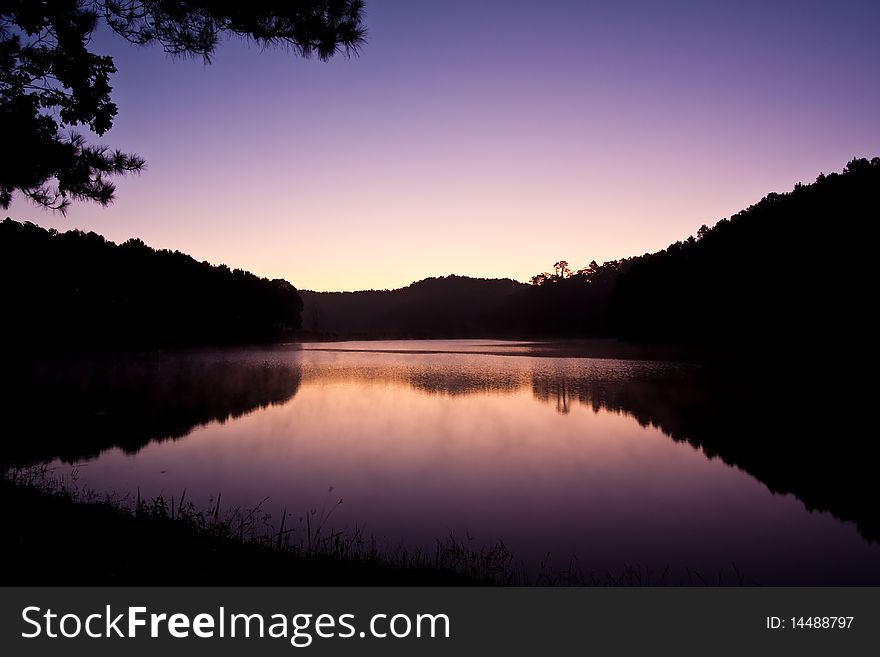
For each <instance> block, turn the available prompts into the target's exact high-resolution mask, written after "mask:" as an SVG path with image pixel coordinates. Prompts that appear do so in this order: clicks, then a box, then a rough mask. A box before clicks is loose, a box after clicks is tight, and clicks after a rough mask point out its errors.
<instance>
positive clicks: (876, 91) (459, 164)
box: [6, 0, 880, 290]
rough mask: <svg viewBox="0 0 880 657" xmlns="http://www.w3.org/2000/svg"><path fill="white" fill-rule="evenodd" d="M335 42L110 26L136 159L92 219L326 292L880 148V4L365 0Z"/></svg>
mask: <svg viewBox="0 0 880 657" xmlns="http://www.w3.org/2000/svg"><path fill="white" fill-rule="evenodd" d="M367 27H368V30H369V34H368V43H367V45H366V46H365V47H364V49H363V51H362V53H361V55H360V56H359V57H356V58H351V59H345V58H342V57H339V58H336V59H334V60H332V61H331V62H329V63H322V62H320V61H317V60H298V59H295V58H294V57H293V56H292V55H287V54H285V53H283V52H278V51H269V52H261V51H260V49H259V48H256V47H253V46H247V45H245V44H242V43H240V42H237V41H236V42H230V43H227V44H224V45H223V46H222V47H221V48H220V49H219V50H218V52H217V53H216V56H215V58H214V60H213V63H212V64H211V65H205V64H203V63H202V62H201V60H197V61H194V60H179V59H178V60H175V59H170V58H169V57H167V56H166V55H165V54H164V53H163V52H162V51H161V50H160V49H157V48H137V47H134V46H130V45H128V44H127V43H125V42H123V41H122V40H120V39H118V38H116V37H113V36H111V35H106V34H101V35H99V36H98V37H97V38H96V40H95V44H96V47H97V48H99V49H100V50H101V51H102V54H104V53H106V54H111V55H113V56H114V58H115V60H116V65H117V67H118V69H119V72H118V73H117V74H116V76H115V77H114V80H113V84H114V100H115V101H116V102H117V104H118V105H119V116H118V117H117V120H116V124H115V127H114V128H113V129H112V130H111V131H110V132H109V133H107V135H105V137H104V139H103V140H102V141H103V142H104V143H106V144H108V145H110V146H113V147H119V148H122V149H123V150H127V151H135V152H137V153H139V154H141V155H143V156H144V157H145V158H146V159H147V163H148V169H147V170H146V172H144V173H143V174H142V175H140V176H135V177H132V178H128V179H121V180H120V182H119V188H118V193H117V200H116V202H115V203H114V204H113V205H112V206H110V207H109V208H106V209H105V208H101V207H99V206H96V205H93V204H75V205H74V207H73V208H72V209H71V211H70V212H69V213H68V215H67V216H66V217H62V216H61V215H58V214H51V213H47V212H45V211H42V210H40V209H37V208H35V207H33V206H30V205H28V204H26V203H24V202H23V201H20V200H18V201H15V202H14V203H13V205H12V207H11V208H10V210H9V211H8V212H7V213H6V214H8V215H10V216H12V217H13V218H16V219H20V220H30V221H33V222H35V223H38V224H40V225H43V226H46V227H54V228H57V229H59V230H66V229H70V228H80V229H83V230H94V231H96V232H99V233H101V234H103V235H105V236H106V237H107V238H108V239H112V240H114V241H117V242H121V241H124V240H126V239H128V238H129V237H135V236H136V237H140V238H141V239H143V240H144V241H145V242H147V243H148V244H150V245H151V246H154V247H156V248H171V249H179V250H181V251H184V252H186V253H189V254H191V255H193V256H194V257H195V258H197V259H199V260H208V261H211V262H213V263H216V264H219V263H226V264H228V265H230V266H232V267H242V268H244V269H248V270H250V271H253V272H254V273H256V274H259V275H262V276H269V277H283V278H286V279H288V280H289V281H290V282H292V283H293V284H294V285H296V286H297V287H300V288H303V289H316V290H352V289H368V288H377V289H381V288H386V287H387V288H394V287H400V286H402V285H406V284H408V283H410V282H411V281H413V280H418V279H421V278H424V277H426V276H441V275H446V274H450V273H458V274H467V275H472V276H487V277H502V276H509V277H512V278H515V279H518V280H523V281H524V280H527V279H528V278H529V276H531V275H532V274H534V273H536V272H538V271H541V270H547V269H552V265H553V263H554V262H555V261H556V260H559V259H560V258H565V259H567V260H568V261H569V262H570V263H571V264H572V265H574V266H575V267H579V266H583V265H585V264H586V263H588V262H589V261H590V260H594V259H595V260H597V261H599V262H602V261H605V260H610V259H614V258H620V257H624V256H629V255H637V254H641V253H644V252H647V251H655V250H658V249H661V248H663V247H665V246H666V245H668V244H669V243H670V242H673V241H675V240H677V239H682V238H685V237H687V236H688V235H691V234H693V233H695V232H696V230H697V229H698V228H699V226H700V225H701V224H704V223H706V224H710V225H711V224H713V223H714V222H716V221H717V220H718V219H720V218H722V217H726V216H729V215H730V214H732V213H734V212H736V211H738V210H740V209H742V208H744V207H746V206H748V205H749V204H751V203H754V202H756V201H758V200H759V199H760V198H761V197H762V196H764V195H765V194H766V193H767V192H769V191H787V190H789V189H791V187H792V186H793V185H794V183H796V182H798V181H804V182H809V181H812V180H813V179H815V177H816V175H817V174H818V173H819V172H820V171H824V172H826V173H827V172H830V171H835V170H838V171H839V170H840V169H842V168H843V166H844V165H845V164H846V162H847V161H848V160H850V159H852V158H853V157H856V156H858V157H873V156H877V155H880V37H878V35H880V2H877V1H876V0H872V1H869V2H864V1H863V2H850V1H846V0H839V1H835V2H809V1H794V0H792V1H786V2H780V1H773V0H764V1H761V2H752V1H750V0H748V1H738V2H714V1H712V0H703V1H701V2H674V1H667V2H610V1H609V2H590V1H586V0H585V1H570V2H566V1H550V0H544V1H539V0H533V1H530V2H524V1H522V2H518V1H516V0H505V1H503V2H502V1H481V2H474V1H467V0H445V1H443V2H437V1H429V0H367Z"/></svg>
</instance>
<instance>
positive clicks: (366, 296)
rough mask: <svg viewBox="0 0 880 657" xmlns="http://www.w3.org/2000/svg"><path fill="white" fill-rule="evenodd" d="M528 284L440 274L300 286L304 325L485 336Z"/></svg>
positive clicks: (358, 332)
mask: <svg viewBox="0 0 880 657" xmlns="http://www.w3.org/2000/svg"><path fill="white" fill-rule="evenodd" d="M525 287H526V286H525V285H524V284H522V283H517V282H516V281H513V280H510V279H509V278H502V279H483V278H469V277H467V276H445V277H443V276H441V277H440V278H426V279H424V280H422V281H418V282H416V283H413V284H412V285H409V286H407V287H404V288H401V289H398V290H368V291H363V292H310V291H307V290H302V291H300V294H301V295H302V299H303V304H304V308H303V329H304V330H306V331H308V332H310V333H312V334H314V335H318V336H337V337H349V338H351V337H369V338H463V337H484V336H486V335H489V334H490V333H492V334H494V333H496V332H497V327H496V323H495V321H494V317H495V316H496V314H497V312H498V311H499V309H500V308H501V306H502V304H503V303H504V302H505V301H506V300H507V299H508V298H509V297H510V296H512V295H514V294H515V293H517V292H519V291H521V290H522V289H524V288H525Z"/></svg>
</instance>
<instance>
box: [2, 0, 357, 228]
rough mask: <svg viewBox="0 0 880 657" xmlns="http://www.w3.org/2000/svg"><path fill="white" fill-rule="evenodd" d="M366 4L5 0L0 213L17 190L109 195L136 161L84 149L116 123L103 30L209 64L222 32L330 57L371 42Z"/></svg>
mask: <svg viewBox="0 0 880 657" xmlns="http://www.w3.org/2000/svg"><path fill="white" fill-rule="evenodd" d="M363 8H364V3H363V0H251V1H250V2H247V3H242V2H234V1H223V0H219V1H213V0H185V1H173V0H0V134H2V137H3V142H4V149H3V150H4V153H3V157H2V158H0V207H3V208H8V207H9V204H10V203H11V202H12V199H13V196H14V195H15V194H16V192H20V193H21V194H22V195H24V196H25V197H27V198H29V199H30V200H31V201H33V202H34V203H36V204H38V205H41V206H44V207H46V208H50V209H53V210H59V211H61V212H64V211H65V210H66V209H67V207H68V206H69V205H70V203H71V200H89V201H96V202H98V203H100V204H102V205H106V204H108V203H109V202H110V201H112V200H113V195H114V192H115V189H116V188H115V185H114V183H113V182H112V178H113V177H114V176H116V175H122V174H126V173H130V172H138V171H141V170H142V169H143V167H144V164H145V162H144V159H143V158H141V157H140V156H139V155H136V154H132V153H124V152H122V151H119V150H111V149H109V148H107V147H106V146H103V145H92V144H89V143H87V141H86V139H85V138H84V137H83V135H82V134H80V133H78V132H76V129H77V128H79V129H87V130H89V131H91V132H92V133H94V134H96V135H98V136H101V135H103V134H105V133H106V132H107V131H108V130H109V129H110V128H111V127H112V126H113V119H114V117H115V116H116V114H117V107H116V105H115V104H114V103H113V101H112V100H111V91H112V87H111V86H110V78H111V76H112V75H113V73H115V72H116V67H115V65H114V63H113V59H112V58H111V57H108V56H106V55H99V54H97V53H94V52H92V50H91V49H90V48H91V45H92V36H93V34H94V32H95V31H96V30H97V29H98V28H99V26H100V25H101V24H104V25H106V26H107V27H108V28H109V29H110V30H112V31H113V32H115V33H116V34H118V35H119V36H121V37H122V38H124V39H126V40H128V41H130V42H132V43H135V44H138V45H153V44H158V45H160V46H161V47H162V48H163V49H164V50H165V52H167V53H170V54H172V55H178V56H196V57H202V58H203V59H204V60H205V61H210V58H211V55H212V53H213V52H214V50H215V49H216V47H217V45H218V43H219V41H220V39H221V37H222V36H224V35H229V36H233V37H239V38H241V39H244V40H248V41H253V42H255V43H256V44H257V45H259V46H262V47H280V48H285V49H287V50H290V51H292V52H293V53H294V54H296V55H299V56H301V57H311V56H317V57H318V58H320V59H322V60H326V59H329V58H330V57H332V56H333V55H335V54H337V53H340V52H342V53H345V54H351V53H354V52H357V50H358V48H359V47H360V46H361V44H362V43H363V41H364V35H365V30H364V27H363V23H362V20H363Z"/></svg>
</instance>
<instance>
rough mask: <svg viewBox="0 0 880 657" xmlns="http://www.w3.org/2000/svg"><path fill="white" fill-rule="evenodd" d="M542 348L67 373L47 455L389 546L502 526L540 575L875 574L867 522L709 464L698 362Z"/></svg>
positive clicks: (282, 356) (762, 579)
mask: <svg viewBox="0 0 880 657" xmlns="http://www.w3.org/2000/svg"><path fill="white" fill-rule="evenodd" d="M534 353H541V354H546V353H547V350H546V349H537V350H536V349H535V348H534V347H530V346H528V345H517V344H513V343H504V342H492V341H480V342H474V341H418V342H369V343H355V342H347V343H327V344H310V345H304V346H303V347H302V348H283V349H281V348H279V349H271V350H246V351H222V352H205V353H198V354H188V355H184V356H167V357H163V358H162V359H160V360H159V361H158V362H155V361H154V360H151V359H149V358H147V357H144V358H142V359H141V360H137V359H135V360H133V361H128V362H126V363H125V364H124V365H120V364H118V363H117V364H115V365H113V366H112V367H107V368H105V370H106V371H101V372H100V373H95V372H94V371H91V370H88V371H83V370H82V369H77V368H76V367H71V368H70V369H71V370H72V371H73V372H74V373H73V374H69V375H67V374H66V375H64V377H61V380H58V381H55V383H53V386H54V389H53V391H52V392H49V393H46V394H47V395H48V397H49V398H50V399H56V398H57V401H55V402H53V403H54V404H55V405H56V407H57V408H58V409H61V410H58V411H57V414H58V415H59V416H61V417H65V414H67V416H66V417H65V419H64V423H63V427H58V428H56V429H53V430H52V431H56V432H57V431H58V430H63V431H66V432H67V433H69V434H71V436H72V437H71V438H70V441H73V442H76V441H79V442H84V443H85V445H84V446H83V447H82V448H81V449H79V451H77V447H76V446H75V445H73V444H72V443H71V442H64V441H61V442H60V443H59V444H60V446H59V444H56V443H52V444H50V445H49V446H48V447H46V449H47V450H49V451H47V452H46V456H47V457H48V456H55V457H57V456H62V457H64V459H65V460H61V459H59V458H55V459H54V461H52V467H53V468H55V469H56V472H57V473H58V474H62V475H65V476H66V475H67V474H69V473H70V472H71V471H72V469H73V468H74V467H75V469H76V473H77V476H78V483H79V485H81V486H84V487H90V488H95V489H98V490H100V491H115V492H118V493H122V494H124V493H128V492H132V493H133V492H134V491H136V490H137V489H139V490H140V494H141V495H142V496H151V495H158V494H160V493H161V494H163V495H165V496H168V497H170V496H172V495H174V496H175V497H177V498H179V496H180V494H181V492H182V491H183V490H184V489H186V491H187V498H188V499H189V500H191V501H194V502H195V503H196V504H198V505H200V506H204V507H207V506H208V505H209V504H210V500H211V499H213V498H214V497H215V496H216V495H217V493H222V503H223V506H224V507H232V508H234V507H239V506H241V507H251V506H255V505H257V504H259V503H261V502H263V507H264V508H265V509H267V510H270V511H273V512H274V514H275V517H276V518H277V517H278V513H279V512H280V510H281V509H283V508H287V509H288V510H289V511H290V512H292V513H293V514H294V517H295V518H298V517H299V516H302V515H303V514H304V513H305V512H307V511H308V510H309V509H317V510H318V511H319V512H320V511H321V509H324V510H325V512H326V513H325V515H326V514H327V513H329V520H328V521H327V526H328V527H331V526H332V528H333V529H334V530H346V531H354V530H355V528H359V529H361V530H362V531H363V532H364V533H366V534H368V535H372V536H375V537H376V538H377V539H378V540H379V542H380V543H383V544H386V545H388V546H392V547H393V546H397V545H402V546H406V547H408V548H413V547H418V546H423V547H426V548H428V549H429V550H430V549H433V546H434V544H435V540H436V539H438V538H441V539H442V538H444V537H447V536H449V535H450V534H454V535H455V536H457V537H458V538H459V539H464V540H467V541H470V543H471V545H472V546H473V547H479V546H480V545H484V544H486V545H489V544H492V543H494V542H496V541H497V540H498V539H503V541H504V543H505V544H506V545H507V546H508V548H509V549H510V550H511V551H512V552H513V553H514V554H515V555H516V559H517V562H518V563H520V564H521V565H522V567H523V568H524V569H525V570H526V571H528V572H530V573H532V574H535V573H538V572H539V571H541V569H542V567H544V568H546V567H550V568H560V569H567V568H568V567H569V565H570V564H571V563H572V562H573V561H574V560H576V562H577V563H578V564H579V567H580V569H581V570H583V571H584V572H593V571H596V572H602V571H608V572H610V573H612V574H615V573H620V572H622V571H623V570H624V568H625V567H626V566H630V567H637V568H639V569H641V570H642V571H643V572H645V571H650V572H651V573H652V575H651V578H652V580H653V581H655V582H658V583H659V582H660V580H661V576H660V574H661V573H662V572H663V571H664V570H666V569H667V568H668V570H667V575H666V578H665V580H663V581H666V582H668V583H679V582H685V583H687V582H688V581H691V583H699V582H698V581H697V580H695V579H693V578H694V577H695V575H694V573H700V576H702V577H704V578H705V579H707V580H717V578H718V576H719V575H721V576H722V577H723V579H724V581H726V582H728V583H729V582H732V581H734V580H736V578H737V577H738V576H737V575H736V573H737V572H741V573H743V574H744V575H745V581H746V582H758V583H766V584H772V583H812V584H822V583H836V584H847V583H849V584H853V583H854V584H868V583H875V584H876V583H880V545H878V544H877V543H869V542H868V541H867V540H865V539H864V538H863V537H862V536H861V535H860V532H859V528H858V527H857V526H856V524H855V523H853V522H844V521H841V520H839V519H838V518H837V517H835V516H833V515H832V514H831V513H829V512H818V511H809V510H807V508H806V507H805V505H804V503H802V502H801V501H800V500H799V499H798V498H797V497H795V496H794V495H792V494H774V493H772V492H771V491H770V490H769V489H768V487H767V485H765V483H762V481H759V480H758V479H756V478H755V477H754V476H752V475H751V474H749V473H747V472H746V471H744V470H741V469H739V468H737V467H732V466H731V465H728V464H726V463H725V462H724V461H723V460H722V459H721V458H718V457H714V458H710V457H708V456H707V454H706V450H704V448H703V447H702V446H701V445H700V435H701V434H700V431H703V432H704V433H705V432H706V431H709V432H710V433H711V428H710V429H709V430H707V429H706V428H705V427H706V426H707V425H706V422H705V421H704V419H703V417H702V415H700V418H699V421H698V420H697V419H695V418H696V415H697V414H698V413H703V411H701V410H699V409H701V408H703V406H701V405H700V404H702V402H701V401H700V394H701V386H700V385H699V384H695V383H694V382H693V372H692V370H693V366H688V365H680V364H672V363H664V362H655V361H638V360H613V359H591V358H574V357H553V356H547V355H543V356H540V357H536V356H534V355H530V354H534ZM551 353H552V352H551ZM53 371H55V370H53ZM56 374H57V371H56ZM47 376H48V375H47ZM67 390H73V391H74V392H73V393H67V392H66V391H67ZM53 395H55V397H53ZM64 400H67V401H64ZM65 403H67V404H68V407H67V410H66V411H65V410H64V404H65ZM83 409H86V411H83ZM689 409H690V410H689ZM693 409H697V410H693ZM83 412H87V413H88V414H89V418H86V419H83V418H80V417H79V416H77V417H73V416H74V415H76V414H81V413H83ZM721 424H723V420H722V422H721ZM691 425H693V426H691ZM708 426H710V427H711V426H715V425H708ZM50 429H51V427H50V428H45V427H44V430H45V433H46V435H49V433H50ZM691 434H693V435H691ZM688 441H690V442H688ZM111 445H121V446H122V447H112V446H111ZM331 488H332V491H331V490H330V489H331ZM266 498H268V500H266ZM340 499H341V500H342V504H337V502H338V501H339V500H340ZM264 500H265V501H264ZM838 515H839V514H838ZM291 522H292V521H291V520H289V521H288V526H289V524H290V523H291ZM293 524H294V525H296V522H293ZM689 578H690V580H689Z"/></svg>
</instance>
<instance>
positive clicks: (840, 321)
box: [499, 158, 880, 346]
mask: <svg viewBox="0 0 880 657" xmlns="http://www.w3.org/2000/svg"><path fill="white" fill-rule="evenodd" d="M878 216H880V158H874V159H873V160H871V161H868V160H865V159H859V160H853V161H851V162H850V163H849V164H848V165H847V166H846V168H845V169H844V171H843V172H842V173H839V174H838V173H832V174H830V175H824V174H821V175H820V176H819V177H818V178H817V179H816V181H815V182H814V183H811V184H808V185H804V184H798V185H796V186H795V188H794V189H793V190H792V191H791V192H788V193H781V194H780V193H771V194H768V195H767V196H766V197H765V198H764V199H762V200H761V201H760V202H758V203H756V204H755V205H752V206H751V207H749V208H747V209H745V210H743V211H741V212H739V213H737V214H735V215H733V216H731V217H730V218H726V219H722V220H721V221H719V222H718V223H717V224H715V226H713V227H712V228H709V227H707V226H703V227H702V228H700V230H699V231H698V233H697V235H696V236H691V237H689V238H687V239H686V240H684V241H679V242H675V243H674V244H671V245H670V246H669V247H667V248H666V249H663V250H662V251H659V252H657V253H651V254H645V255H642V256H637V257H633V258H625V259H623V260H618V261H612V262H608V263H605V264H603V265H597V264H596V263H595V262H594V263H591V265H590V266H589V267H586V268H584V269H582V270H579V271H577V272H574V273H567V272H564V271H563V272H560V271H559V270H557V273H556V274H548V273H543V274H539V275H537V276H536V277H535V278H533V281H534V282H535V283H536V284H535V285H533V286H531V287H530V289H527V290H525V291H524V292H523V293H522V294H520V295H519V296H517V297H515V298H511V299H509V301H508V303H507V305H506V306H505V307H504V309H503V311H502V315H501V316H499V323H503V324H505V325H506V326H507V327H508V328H509V329H510V330H512V331H516V332H520V333H527V334H531V335H534V336H543V337H555V336H579V337H585V336H592V337H599V336H605V337H617V338H625V339H630V340H647V341H661V342H674V343H687V344H705V345H712V346H716V345H723V346H734V345H745V344H748V345H754V344H756V343H758V342H766V343H776V344H777V345H778V344H780V343H786V344H787V343H791V342H793V341H795V340H803V339H804V338H807V337H812V338H819V337H821V338H826V339H827V338H831V337H834V336H840V335H842V334H846V335H847V336H848V337H850V338H851V337H852V336H853V335H854V333H855V332H856V331H860V330H862V328H863V327H865V326H866V325H867V324H866V322H867V312H868V307H869V304H866V303H864V299H862V297H864V296H865V295H866V294H867V291H868V289H869V285H870V284H871V281H872V280H873V278H874V275H873V274H872V272H871V270H870V262H871V255H870V254H869V251H868V249H869V248H870V246H869V244H870V243H869V242H868V241H867V240H865V239H864V235H865V234H866V231H867V228H868V226H869V225H870V222H872V221H873V220H876V218H877V217H878Z"/></svg>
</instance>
